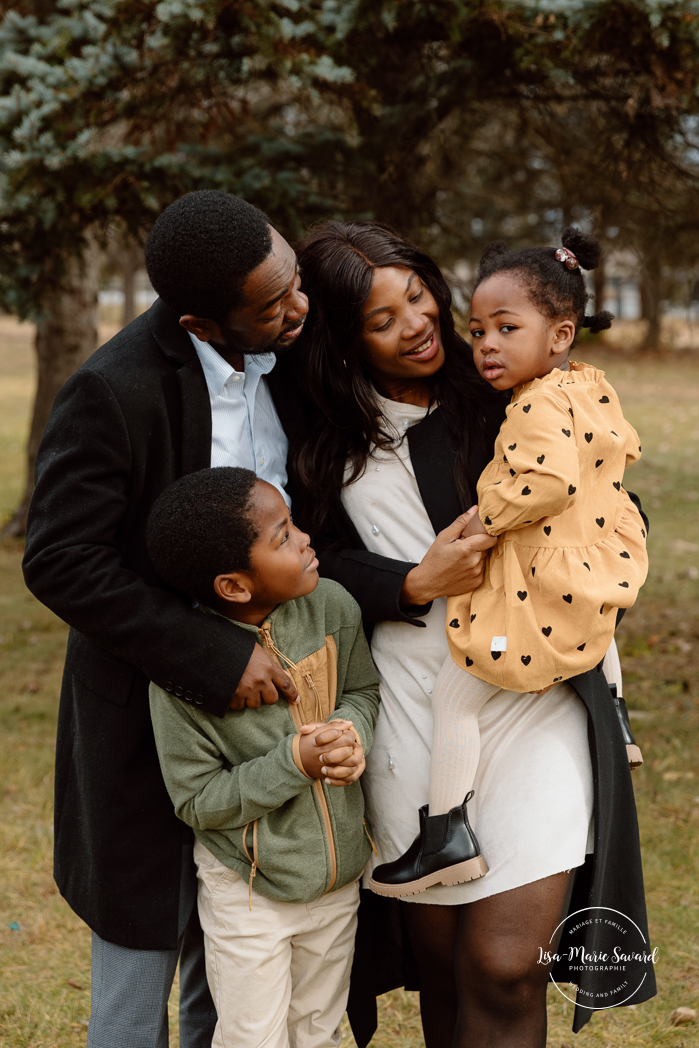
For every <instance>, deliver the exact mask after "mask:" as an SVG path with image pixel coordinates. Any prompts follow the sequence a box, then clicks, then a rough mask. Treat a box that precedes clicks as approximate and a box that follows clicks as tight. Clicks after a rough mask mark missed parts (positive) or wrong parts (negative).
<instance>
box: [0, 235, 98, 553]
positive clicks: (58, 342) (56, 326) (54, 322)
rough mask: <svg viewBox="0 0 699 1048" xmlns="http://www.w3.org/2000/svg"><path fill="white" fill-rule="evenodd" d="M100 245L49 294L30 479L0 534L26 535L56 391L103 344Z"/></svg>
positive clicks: (39, 337) (91, 246)
mask: <svg viewBox="0 0 699 1048" xmlns="http://www.w3.org/2000/svg"><path fill="white" fill-rule="evenodd" d="M98 291H99V248H98V246H97V243H96V241H95V240H94V239H93V238H89V240H88V246H87V248H86V250H85V252H84V254H83V256H82V257H81V258H76V259H74V260H72V261H71V262H70V264H69V266H68V272H67V273H66V275H65V277H64V279H63V281H62V283H61V286H60V287H53V288H51V290H50V291H48V292H47V294H46V296H45V298H44V318H43V320H41V321H40V322H39V323H38V324H37V328H36V339H35V342H34V346H35V349H36V359H37V387H36V396H35V399H34V410H33V413H32V423H31V428H30V431H29V440H28V442H27V475H26V476H27V479H26V486H25V491H24V496H23V498H22V501H21V503H20V504H19V506H18V507H17V509H16V511H15V514H14V516H13V517H12V519H11V520H10V521H9V523H8V524H7V525H6V526H5V527H4V529H3V531H2V533H0V538H14V537H18V536H21V535H24V533H25V531H26V527H27V513H28V511H29V502H30V500H31V497H32V493H33V491H34V465H35V462H36V453H37V451H38V448H39V442H40V441H41V437H42V434H43V432H44V426H45V425H46V422H47V421H48V417H49V415H50V413H51V408H52V407H53V401H54V397H55V396H56V394H57V393H58V391H59V389H60V388H61V386H62V385H63V383H64V382H66V381H67V380H68V379H69V378H70V376H71V375H72V374H73V372H74V371H76V370H77V369H78V368H79V367H80V365H81V364H82V363H83V362H84V361H85V360H87V358H88V357H89V356H90V355H91V354H92V353H94V351H95V349H96V348H97V339H98V329H97V292H98Z"/></svg>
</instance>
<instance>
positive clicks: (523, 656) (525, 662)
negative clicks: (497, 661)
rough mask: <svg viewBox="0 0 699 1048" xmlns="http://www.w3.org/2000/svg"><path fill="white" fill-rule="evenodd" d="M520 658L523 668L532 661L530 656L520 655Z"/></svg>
mask: <svg viewBox="0 0 699 1048" xmlns="http://www.w3.org/2000/svg"><path fill="white" fill-rule="evenodd" d="M520 658H521V659H522V662H523V663H524V665H525V666H528V665H529V663H530V662H531V661H532V657H531V655H521V656H520Z"/></svg>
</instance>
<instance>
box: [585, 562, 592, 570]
mask: <svg viewBox="0 0 699 1048" xmlns="http://www.w3.org/2000/svg"><path fill="white" fill-rule="evenodd" d="M583 567H584V568H587V570H588V571H592V568H591V567H590V565H589V564H588V563H587V561H586V560H584V561H583Z"/></svg>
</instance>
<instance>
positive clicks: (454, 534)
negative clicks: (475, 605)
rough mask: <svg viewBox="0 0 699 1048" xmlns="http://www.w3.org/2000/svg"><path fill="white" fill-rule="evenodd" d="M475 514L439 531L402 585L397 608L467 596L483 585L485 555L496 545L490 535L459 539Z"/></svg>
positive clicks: (469, 514)
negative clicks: (441, 598) (444, 598)
mask: <svg viewBox="0 0 699 1048" xmlns="http://www.w3.org/2000/svg"><path fill="white" fill-rule="evenodd" d="M477 512H478V507H477V506H473V507H472V508H471V509H470V510H468V512H467V513H462V514H461V516H459V517H457V518H456V520H455V521H454V523H453V524H450V525H449V527H448V528H445V529H444V531H440V533H439V535H437V538H436V539H435V540H434V542H433V543H432V545H431V546H430V548H429V549H428V551H427V553H426V554H425V556H424V557H423V558H422V560H421V562H420V563H419V564H418V565H417V567H416V568H413V569H412V571H409V572H408V574H407V575H406V576H405V579H404V581H403V588H402V590H401V595H400V599H401V604H427V603H428V602H429V601H431V600H436V599H437V598H438V597H455V596H458V595H459V594H460V593H470V592H471V591H472V590H474V589H477V588H478V587H479V586H480V584H481V582H482V581H483V569H484V564H485V552H486V550H489V549H491V547H493V546H496V545H497V541H498V540H497V539H496V538H493V536H492V535H485V534H480V535H472V536H470V537H469V538H465V539H464V538H461V534H462V532H463V530H464V528H467V527H468V526H469V525H470V524H471V521H472V519H473V517H474V516H475V515H476V513H477Z"/></svg>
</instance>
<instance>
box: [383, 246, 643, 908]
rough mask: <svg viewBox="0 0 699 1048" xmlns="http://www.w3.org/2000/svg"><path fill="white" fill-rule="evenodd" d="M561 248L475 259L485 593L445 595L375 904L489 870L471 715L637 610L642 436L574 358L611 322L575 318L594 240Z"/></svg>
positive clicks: (596, 656)
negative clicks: (507, 393)
mask: <svg viewBox="0 0 699 1048" xmlns="http://www.w3.org/2000/svg"><path fill="white" fill-rule="evenodd" d="M562 242H563V247H561V248H558V249H554V248H546V247H541V248H525V249H523V250H519V251H508V250H507V247H506V246H505V245H504V244H503V243H495V244H490V245H489V246H488V247H487V248H486V250H485V252H484V254H483V257H482V259H481V263H480V267H479V270H478V276H477V281H476V288H475V290H474V294H473V300H472V303H471V322H470V326H471V337H472V342H473V355H474V360H475V363H476V367H477V368H478V371H479V372H480V374H481V375H482V376H483V378H484V379H485V380H486V381H487V382H489V383H490V384H491V385H492V386H494V387H495V388H496V389H498V390H507V389H511V390H512V391H513V393H512V400H511V402H510V405H509V407H508V408H507V416H506V419H505V421H504V422H503V424H502V426H501V429H500V433H499V435H498V438H497V440H496V443H495V453H494V458H493V460H492V462H491V463H490V464H489V465H488V466H487V467H486V469H485V470H484V472H483V474H482V475H481V478H480V480H479V482H478V507H477V509H478V512H477V514H476V513H475V509H474V511H473V516H472V519H471V521H470V522H469V525H468V527H467V529H466V531H465V534H472V533H473V532H474V531H475V530H481V531H485V532H487V533H488V534H490V535H495V536H498V538H499V542H498V545H497V546H496V547H495V548H494V549H493V550H492V551H491V552H490V554H489V556H488V560H487V563H486V567H485V575H484V579H483V583H482V584H481V586H480V587H479V588H478V589H477V590H475V591H474V592H473V593H466V594H463V595H461V596H457V597H451V598H449V602H448V611H447V635H448V640H449V647H450V652H451V658H450V659H448V660H447V662H446V663H445V664H444V666H443V667H442V670H441V671H440V674H439V677H438V678H437V682H436V684H435V694H434V697H433V707H434V714H435V735H434V742H433V748H432V771H431V779H430V803H429V807H427V806H425V808H423V809H421V811H420V825H421V832H420V834H419V835H418V837H417V838H416V840H415V841H414V842H413V845H411V847H410V849H409V850H408V851H407V852H406V853H405V854H404V855H403V856H401V858H399V859H397V860H396V861H395V862H392V863H387V864H384V865H383V866H379V867H377V868H376V869H375V870H374V873H373V877H372V880H371V887H372V888H373V889H374V890H375V891H377V892H379V893H380V894H383V895H413V894H417V893H419V892H422V891H424V890H425V889H426V888H428V887H429V886H430V885H432V884H436V883H443V884H459V883H462V882H464V881H468V880H472V879H474V878H475V877H480V876H482V875H483V874H484V873H486V872H487V869H488V867H487V865H486V863H485V861H484V858H483V856H482V855H481V854H480V849H479V847H478V843H477V841H476V838H475V836H474V835H473V832H472V831H471V829H470V827H469V824H468V818H467V816H466V803H467V801H468V800H469V799H470V797H471V793H469V792H468V791H469V790H470V789H471V786H472V784H473V779H474V776H475V772H476V768H477V765H478V758H479V750H480V741H479V734H478V714H479V711H480V710H481V708H482V707H483V705H484V704H485V703H486V702H487V701H488V700H489V699H490V698H492V697H493V696H494V695H495V694H496V693H497V692H498V691H500V689H506V690H509V691H515V692H521V693H532V692H541V691H546V690H548V689H549V688H551V687H552V686H554V685H556V684H557V683H558V682H560V681H565V680H567V679H568V678H570V677H573V676H575V675H577V674H579V673H584V672H586V671H587V670H590V669H592V668H593V667H595V666H597V665H598V664H599V663H601V662H602V660H603V659H604V658H605V655H606V654H607V652H608V649H609V648H610V645H611V644H612V641H613V637H614V627H615V624H616V615H617V609H618V608H628V607H630V606H631V605H632V604H633V603H634V601H635V600H636V596H637V594H638V590H639V588H640V586H641V585H642V584H643V582H644V580H645V577H646V573H647V567H648V561H647V556H646V546H645V539H646V532H645V527H644V522H643V520H642V518H641V515H640V513H639V511H638V509H637V508H636V506H635V505H634V504H633V503H632V501H631V500H630V498H629V496H628V495H627V493H626V492H625V490H624V488H623V487H622V482H623V478H624V467H625V466H626V465H628V464H629V463H631V462H635V461H636V460H637V459H638V458H639V456H640V452H641V448H640V446H639V441H638V435H637V433H636V431H635V430H634V429H633V427H632V426H630V425H629V423H628V422H626V420H625V419H624V416H623V414H622V412H621V407H620V405H619V400H618V398H617V396H616V393H615V392H614V390H613V389H612V387H611V386H610V385H609V383H608V382H607V381H606V379H605V377H604V373H603V372H602V371H598V370H597V369H596V368H593V367H590V366H589V365H587V364H578V363H575V362H574V361H569V360H568V353H569V350H570V348H571V346H572V345H573V343H574V341H575V337H576V335H577V333H578V331H579V330H580V328H581V327H589V328H590V330H592V331H593V332H594V331H600V330H602V329H604V328H606V327H609V325H610V323H611V320H612V316H611V314H609V313H605V312H602V313H597V314H596V315H595V316H593V317H585V304H586V301H587V298H588V296H587V293H586V290H585V284H584V281H583V277H582V274H581V272H580V267H582V268H584V269H594V268H595V266H596V265H597V264H598V262H599V257H600V248H599V244H598V242H597V241H596V240H595V239H594V238H593V237H590V236H587V235H585V234H583V233H581V232H580V231H579V230H576V229H567V230H566V231H565V232H564V234H563V238H562ZM610 701H611V697H610ZM629 740H630V742H631V743H632V742H633V738H632V737H631V736H627V737H626V738H625V741H627V742H629ZM636 749H637V748H636ZM636 756H638V758H640V753H639V754H637V755H636ZM464 796H466V800H463V798H464ZM428 812H429V814H428Z"/></svg>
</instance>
